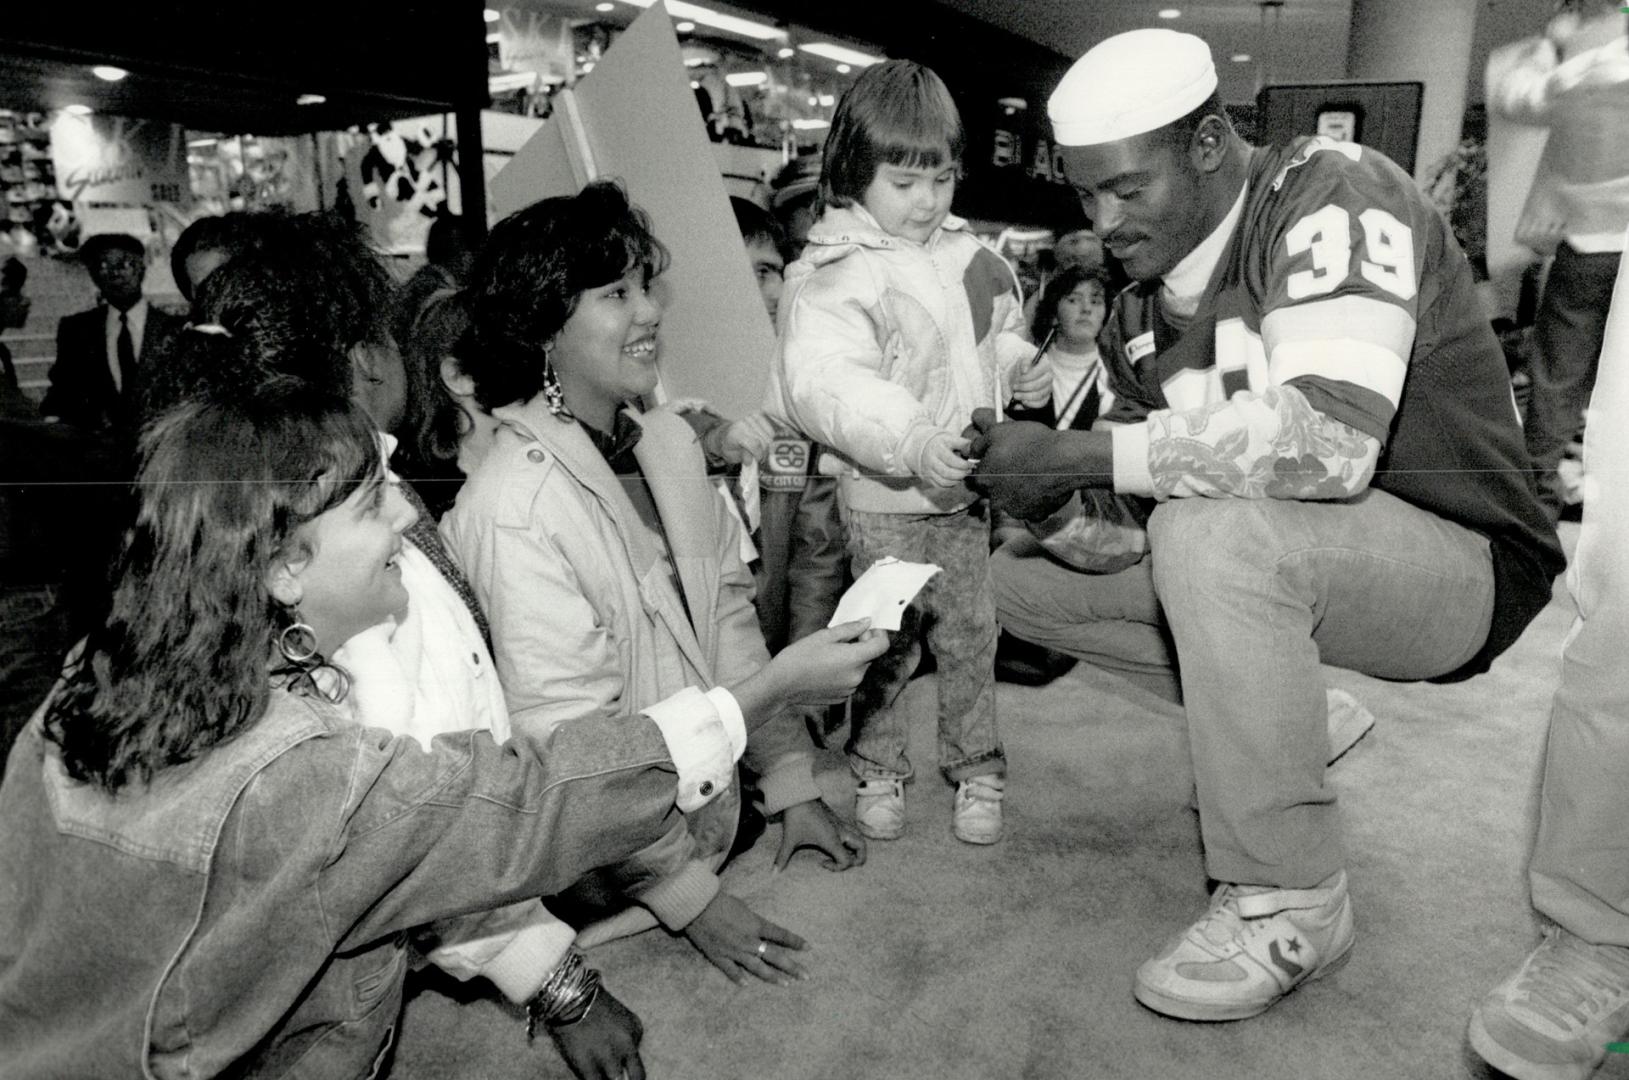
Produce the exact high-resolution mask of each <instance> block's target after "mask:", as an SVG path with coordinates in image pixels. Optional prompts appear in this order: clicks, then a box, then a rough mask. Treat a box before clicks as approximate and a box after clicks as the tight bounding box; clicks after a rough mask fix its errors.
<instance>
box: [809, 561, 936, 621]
mask: <svg viewBox="0 0 1629 1080" xmlns="http://www.w3.org/2000/svg"><path fill="white" fill-rule="evenodd" d="M940 569H941V568H940V567H938V566H935V565H934V564H933V563H916V562H903V561H901V560H899V559H896V558H894V557H892V556H889V557H888V558H886V559H880V560H878V561H877V562H875V563H872V564H871V568H870V569H869V570H867V571H866V572H865V573H863V574H861V575H860V579H859V580H858V581H856V582H855V583H854V584H853V585H851V586H849V590H848V592H846V593H844V594H843V598H842V599H841V600H839V601H837V613H836V614H835V615H833V616H832V617H831V622H829V623H827V624H826V625H828V626H836V625H838V624H839V623H846V622H853V621H854V620H855V619H870V620H871V628H872V629H873V630H898V629H899V620H900V619H901V617H903V616H904V614H905V606H906V605H907V604H909V603H910V602H911V598H912V597H914V596H915V595H916V594H917V593H919V592H921V591H922V586H924V585H926V584H927V583H928V579H929V578H931V577H932V576H933V575H934V574H937V573H938V572H939V570H940Z"/></svg>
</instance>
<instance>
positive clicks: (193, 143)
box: [187, 139, 220, 150]
mask: <svg viewBox="0 0 1629 1080" xmlns="http://www.w3.org/2000/svg"><path fill="white" fill-rule="evenodd" d="M219 142H220V140H219V139H188V140H187V145H188V146H190V147H192V148H193V149H196V150H202V149H203V148H204V147H206V146H214V145H216V144H217V143H219Z"/></svg>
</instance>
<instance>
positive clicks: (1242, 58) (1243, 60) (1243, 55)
mask: <svg viewBox="0 0 1629 1080" xmlns="http://www.w3.org/2000/svg"><path fill="white" fill-rule="evenodd" d="M1228 59H1229V60H1232V61H1233V62H1234V63H1235V64H1248V63H1249V62H1250V61H1251V59H1252V57H1251V56H1250V54H1249V53H1247V52H1236V53H1234V54H1233V55H1232V56H1230V57H1228Z"/></svg>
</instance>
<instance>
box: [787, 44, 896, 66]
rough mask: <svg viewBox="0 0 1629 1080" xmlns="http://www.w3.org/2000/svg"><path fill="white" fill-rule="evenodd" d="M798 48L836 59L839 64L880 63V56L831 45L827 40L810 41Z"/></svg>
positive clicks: (865, 64)
mask: <svg viewBox="0 0 1629 1080" xmlns="http://www.w3.org/2000/svg"><path fill="white" fill-rule="evenodd" d="M798 48H800V49H802V50H803V51H804V52H806V53H811V54H813V55H815V56H824V57H825V58H826V59H827V60H836V61H837V62H838V63H839V64H853V65H854V66H855V67H870V66H871V65H872V64H880V63H882V57H880V56H872V55H871V54H870V53H863V52H861V51H860V50H858V49H846V48H844V47H843V46H841V45H833V44H832V43H831V42H829V41H811V42H810V43H809V44H807V45H799V46H798Z"/></svg>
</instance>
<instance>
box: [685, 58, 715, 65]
mask: <svg viewBox="0 0 1629 1080" xmlns="http://www.w3.org/2000/svg"><path fill="white" fill-rule="evenodd" d="M711 63H712V61H711V60H710V59H708V58H707V57H705V56H687V57H685V58H684V66H685V67H706V66H707V65H708V64H711Z"/></svg>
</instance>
